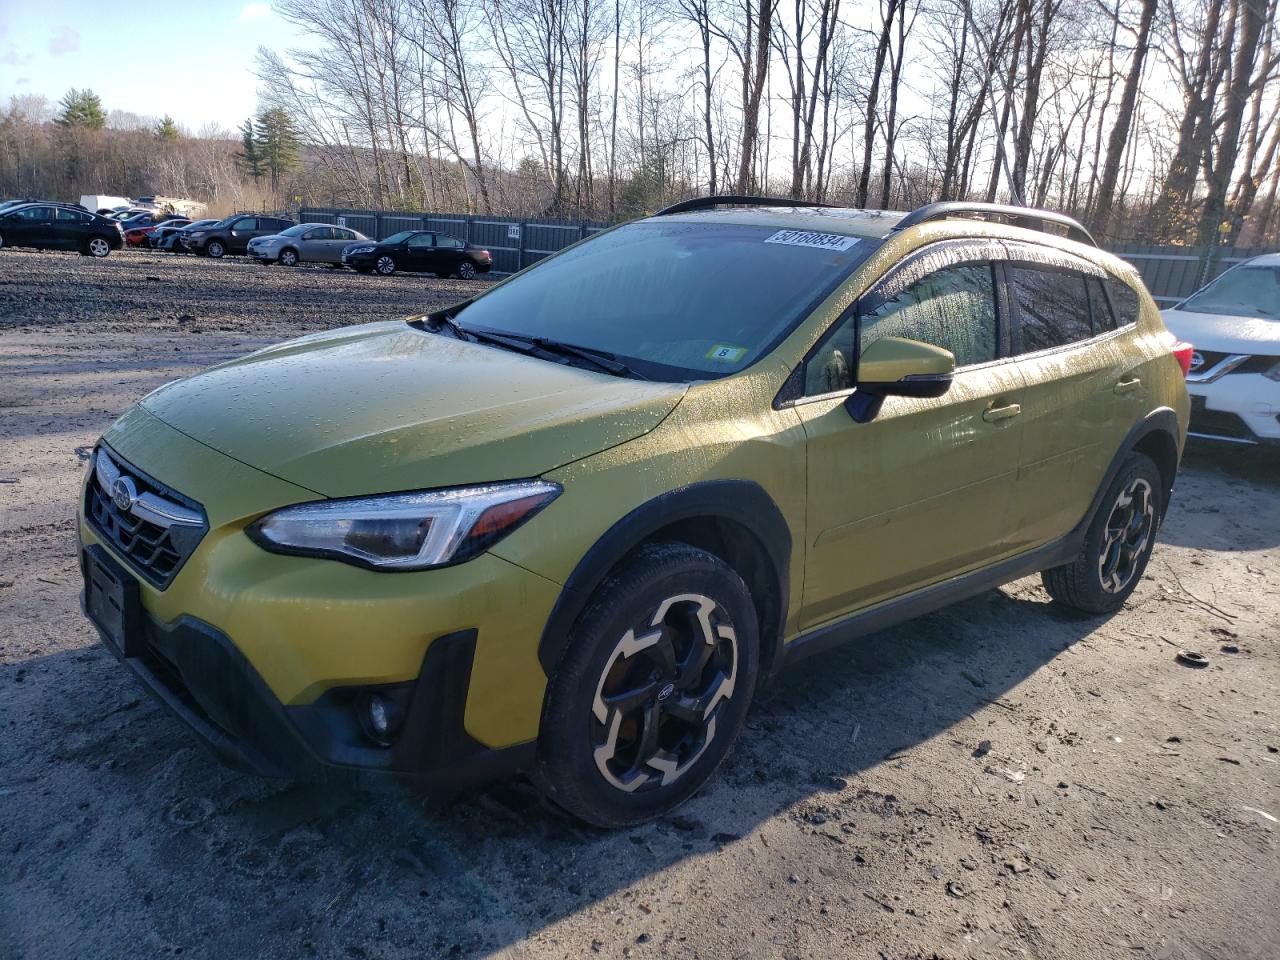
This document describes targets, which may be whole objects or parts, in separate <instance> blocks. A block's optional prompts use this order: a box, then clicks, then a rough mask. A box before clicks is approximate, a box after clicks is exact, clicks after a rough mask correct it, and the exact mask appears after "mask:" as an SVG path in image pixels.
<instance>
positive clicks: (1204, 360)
mask: <svg viewBox="0 0 1280 960" xmlns="http://www.w3.org/2000/svg"><path fill="white" fill-rule="evenodd" d="M1195 353H1196V354H1199V355H1200V357H1201V362H1200V364H1199V365H1198V366H1197V365H1196V364H1195V354H1192V357H1191V362H1192V367H1191V372H1192V373H1208V372H1209V371H1210V370H1212V369H1213V368H1214V367H1216V366H1217V365H1218V364H1220V363H1221V362H1222V361H1223V360H1225V359H1227V357H1229V356H1231V354H1229V353H1219V352H1218V351H1216V350H1196V351H1195Z"/></svg>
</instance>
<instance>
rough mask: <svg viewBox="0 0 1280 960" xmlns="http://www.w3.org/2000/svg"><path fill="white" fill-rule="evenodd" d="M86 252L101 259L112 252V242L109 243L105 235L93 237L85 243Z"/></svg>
mask: <svg viewBox="0 0 1280 960" xmlns="http://www.w3.org/2000/svg"><path fill="white" fill-rule="evenodd" d="M85 252H86V253H88V254H89V256H91V257H98V258H99V259H101V258H102V257H105V256H106V255H107V254H109V253H110V252H111V244H109V243H107V241H106V240H105V239H104V238H103V237H91V238H90V239H89V242H88V243H87V244H85Z"/></svg>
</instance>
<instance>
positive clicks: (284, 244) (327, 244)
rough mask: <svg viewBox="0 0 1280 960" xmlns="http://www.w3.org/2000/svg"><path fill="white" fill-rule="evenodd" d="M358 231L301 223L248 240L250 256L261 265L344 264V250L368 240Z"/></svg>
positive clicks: (320, 224)
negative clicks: (266, 235) (357, 242)
mask: <svg viewBox="0 0 1280 960" xmlns="http://www.w3.org/2000/svg"><path fill="white" fill-rule="evenodd" d="M368 239H369V238H368V237H366V236H365V235H364V234H363V233H361V232H360V231H358V230H349V229H348V228H346V227H331V226H329V225H328V224H327V223H300V224H298V225H297V226H296V227H290V228H289V229H288V230H285V231H282V232H281V233H276V234H272V235H271V236H269V237H254V238H253V239H252V240H250V241H249V250H248V253H249V256H251V257H253V258H254V259H255V260H257V261H258V262H260V263H278V264H281V265H282V266H286V267H296V266H297V265H298V264H299V263H303V262H308V263H331V264H334V265H337V264H340V263H341V262H342V249H343V248H344V247H346V246H347V245H348V244H350V243H354V242H356V241H357V240H368Z"/></svg>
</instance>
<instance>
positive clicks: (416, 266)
mask: <svg viewBox="0 0 1280 960" xmlns="http://www.w3.org/2000/svg"><path fill="white" fill-rule="evenodd" d="M405 259H406V260H407V267H408V269H410V270H420V271H429V270H434V269H435V262H436V251H435V236H434V235H432V234H430V233H420V234H418V235H417V236H413V237H410V238H409V241H408V243H406V244H405Z"/></svg>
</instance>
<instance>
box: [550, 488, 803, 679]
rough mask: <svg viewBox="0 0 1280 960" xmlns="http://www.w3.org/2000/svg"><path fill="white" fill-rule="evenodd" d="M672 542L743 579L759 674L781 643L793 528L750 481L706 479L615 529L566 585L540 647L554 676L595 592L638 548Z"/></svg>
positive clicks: (629, 517)
mask: <svg viewBox="0 0 1280 960" xmlns="http://www.w3.org/2000/svg"><path fill="white" fill-rule="evenodd" d="M664 541H675V542H679V543H687V544H689V545H690V546H694V547H698V548H699V549H702V550H706V551H707V552H708V553H710V554H713V555H714V556H716V557H718V558H720V559H721V560H723V561H724V562H725V563H727V564H728V565H729V566H730V567H732V568H733V569H734V571H735V572H736V573H737V574H738V576H740V577H742V579H743V581H744V582H745V583H746V585H747V589H748V591H749V592H750V594H751V598H752V601H753V602H754V603H755V604H756V613H757V615H758V617H759V621H760V676H761V677H766V676H768V675H769V673H770V671H771V670H772V667H773V666H774V664H775V662H776V661H777V654H778V651H779V650H780V649H781V646H782V638H783V621H784V618H785V617H786V613H787V604H788V583H789V579H788V578H789V571H790V567H791V529H790V527H788V526H787V522H786V520H785V519H784V518H783V516H782V511H781V510H779V509H778V506H777V504H775V503H774V502H773V498H772V497H770V496H769V494H768V493H767V492H765V490H764V488H763V487H761V486H760V485H759V484H757V483H754V482H752V481H749V480H709V481H705V482H703V483H695V484H692V485H690V486H687V487H681V488H680V489H677V490H672V491H670V492H668V493H664V494H662V495H661V496H658V497H655V498H654V499H652V500H649V501H648V502H646V503H644V504H642V505H640V506H639V507H637V508H636V509H634V510H632V511H631V512H630V513H628V514H627V515H626V516H624V517H623V518H622V519H621V520H619V521H618V522H617V523H615V524H614V525H613V526H612V527H610V528H609V529H608V530H607V531H606V532H605V533H604V534H603V535H602V536H601V537H600V539H598V540H597V541H596V542H595V543H594V544H593V545H592V546H591V548H590V549H589V550H588V551H587V552H586V553H585V554H584V555H583V557H582V559H581V560H580V561H578V565H577V567H575V568H574V571H573V573H572V574H571V575H570V576H569V579H568V580H567V581H566V582H565V586H564V589H563V590H562V591H561V592H560V596H559V598H558V599H557V600H556V603H555V606H554V607H553V608H552V610H551V616H550V617H548V618H547V623H546V626H545V627H544V629H543V632H542V639H541V641H540V642H539V644H538V660H539V662H540V663H541V664H542V667H543V669H544V670H545V671H546V673H547V676H551V675H552V672H553V671H554V669H555V667H556V664H557V663H559V661H560V658H561V657H562V656H563V655H564V653H565V649H566V646H567V644H568V639H569V633H570V631H571V630H572V628H573V624H574V623H575V621H577V619H578V617H579V616H580V615H581V613H582V611H583V609H585V607H586V606H587V603H588V602H589V601H590V599H591V595H592V594H593V593H594V592H595V590H596V588H597V587H598V586H599V585H600V583H601V581H603V580H604V579H605V577H607V576H608V575H609V573H610V571H612V570H613V569H614V568H615V567H617V566H618V564H619V563H621V562H622V561H623V560H624V559H626V557H628V556H629V555H630V554H631V553H632V552H633V551H635V550H636V549H637V548H638V547H641V546H643V545H645V544H648V543H660V542H664Z"/></svg>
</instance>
